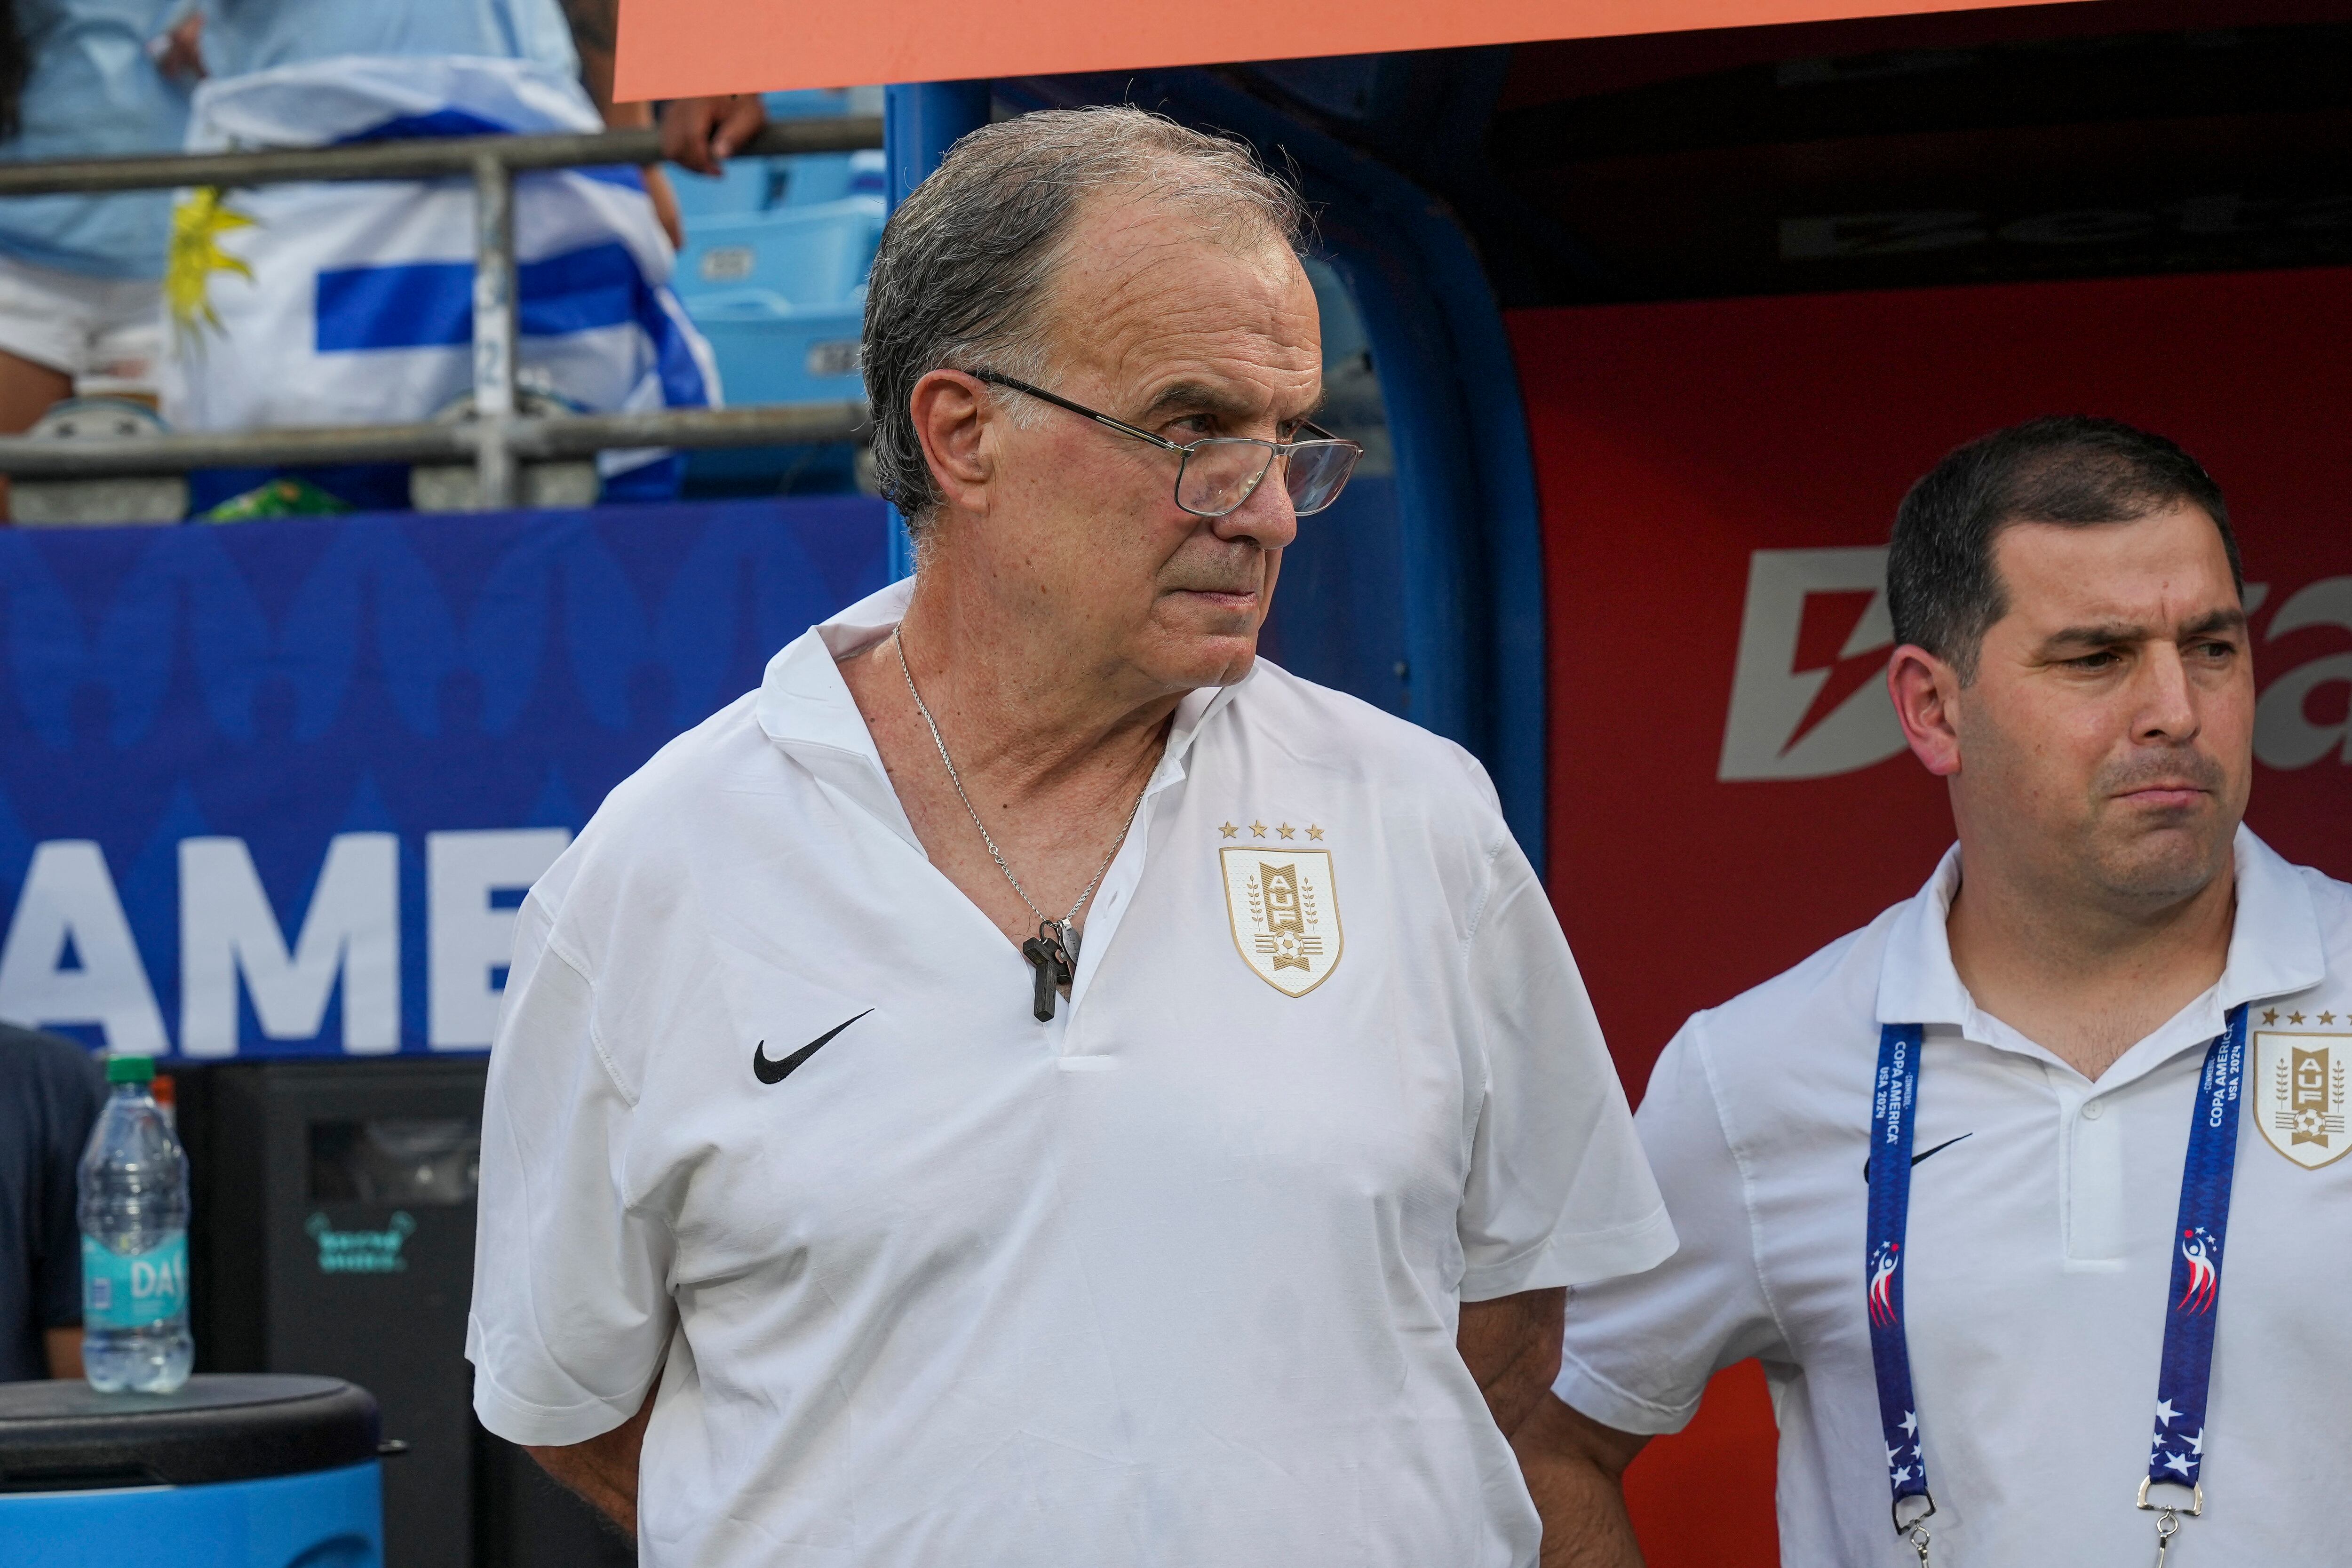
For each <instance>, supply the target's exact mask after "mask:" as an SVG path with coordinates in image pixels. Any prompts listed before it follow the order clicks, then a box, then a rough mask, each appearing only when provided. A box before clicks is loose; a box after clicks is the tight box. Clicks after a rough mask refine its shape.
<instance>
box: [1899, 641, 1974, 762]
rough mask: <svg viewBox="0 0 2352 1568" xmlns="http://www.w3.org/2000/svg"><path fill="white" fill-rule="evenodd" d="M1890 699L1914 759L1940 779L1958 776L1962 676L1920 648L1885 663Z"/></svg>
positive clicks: (1913, 647) (1905, 647)
mask: <svg viewBox="0 0 2352 1568" xmlns="http://www.w3.org/2000/svg"><path fill="white" fill-rule="evenodd" d="M1886 694H1887V695H1888V696H1889V697H1892V698H1893V699H1894V700H1895V718H1896V719H1897V720H1899V721H1901V722H1902V725H1903V738H1904V740H1906V742H1909V743H1910V746H1911V754H1912V755H1913V756H1915V757H1917V758H1918V759H1919V761H1920V762H1921V763H1923V764H1924V765H1925V766H1926V767H1927V771H1928V772H1929V773H1933V774H1935V775H1936V776H1937V778H1949V777H1951V776H1952V775H1953V774H1954V773H1958V772H1959V771H1960V727H1959V718H1960V715H1959V701H1960V677H1959V672H1958V671H1957V670H1955V669H1954V668H1952V667H1951V666H1950V665H1948V664H1947V663H1945V662H1944V661H1943V660H1942V659H1940V658H1937V657H1936V656H1935V655H1934V654H1932V653H1929V652H1928V651H1927V649H1926V648H1924V647H1919V646H1918V645H1917V644H1916V643H1905V644H1904V645H1903V646H1902V647H1898V648H1896V649H1895V652H1894V654H1893V655H1892V656H1891V657H1890V658H1888V659H1887V661H1886Z"/></svg>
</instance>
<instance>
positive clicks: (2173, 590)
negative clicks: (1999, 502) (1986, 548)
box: [1992, 502, 2239, 632]
mask: <svg viewBox="0 0 2352 1568" xmlns="http://www.w3.org/2000/svg"><path fill="white" fill-rule="evenodd" d="M1992 548H1993V566H1994V570H1995V572H1996V574H1998V577H1999V580H2000V585H2001V589H2002V594H2003V596H2004V597H2005V598H2006V599H2007V601H2008V605H2009V608H2010V611H2011V614H2012V615H2016V614H2019V613H2021V612H2022V613H2023V615H2024V616H2026V617H2027V618H2029V619H2052V618H2055V619H2063V620H2067V621H2070V622H2072V621H2081V620H2098V621H2103V622H2104V621H2112V622H2116V623H2117V624H2123V623H2126V622H2128V623H2129V624H2132V625H2137V626H2145V627H2147V629H2148V630H2150V631H2152V632H2156V631H2161V630H2163V629H2166V628H2169V627H2171V626H2176V625H2178V624H2179V623H2183V622H2188V621H2201V620H2203V619H2205V618H2208V617H2210V616H2212V615H2213V614H2215V613H2216V612H2217V611H2225V610H2235V609H2236V608H2237V606H2238V603H2239V595H2238V587H2237V582H2236V579H2235V577H2234V576H2233V574H2231V569H2230V555H2229V551H2228V549H2227V548H2226V547H2225V546H2224V545H2223V543H2222V542H2221V529H2220V527H2219V526H2218V525H2216V524H2215V522H2214V521H2213V519H2212V518H2211V517H2210V515H2208V514H2207V513H2206V511H2205V510H2204V509H2203V508H2202V507H2200V506H2197V505H2195V504H2193V503H2190V502H2179V503H2176V504H2175V505H2172V506H2169V507H2166V508H2163V509H2160V510H2157V511H2153V512H2150V513H2147V515H2145V516H2142V517H2138V518H2134V519H2132V520H2130V521H2121V522H2091V523H2055V522H2035V521H2023V520H2018V521H2009V522H2005V523H2003V524H2002V525H2001V528H2000V531H1999V532H1998V533H1996V534H1995V535H1994V536H1993V542H1992Z"/></svg>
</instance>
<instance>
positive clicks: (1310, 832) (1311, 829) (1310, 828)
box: [1307, 823, 1323, 840]
mask: <svg viewBox="0 0 2352 1568" xmlns="http://www.w3.org/2000/svg"><path fill="white" fill-rule="evenodd" d="M1307 837H1309V838H1313V839H1318V840H1319V839H1320V838H1321V837H1323V830H1322V829H1321V828H1319V827H1317V826H1314V825H1313V824H1312V823H1309V824H1308V825H1307Z"/></svg>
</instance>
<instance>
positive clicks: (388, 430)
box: [0, 115, 882, 510]
mask: <svg viewBox="0 0 2352 1568" xmlns="http://www.w3.org/2000/svg"><path fill="white" fill-rule="evenodd" d="M881 145H882V121H881V118H880V117H879V116H878V115H853V116H845V117H843V118H839V119H825V120H793V121H782V122H780V123H776V124H772V125H770V126H768V127H767V128H766V129H764V130H762V131H761V132H760V133H759V135H758V136H756V137H754V138H753V139H752V140H751V141H750V142H746V143H745V144H744V145H743V146H742V147H741V148H740V149H739V150H738V151H737V153H736V154H735V155H736V156H738V157H756V156H773V155H777V154H782V153H844V152H857V151H860V150H863V149H866V148H875V147H879V146H881ZM660 157H661V146H660V138H659V136H658V134H657V133H656V132H652V131H607V132H584V133H581V134H573V135H554V136H463V137H448V138H436V139H430V140H415V141H401V142H363V143H360V144H357V145H352V146H341V147H304V148H279V149H271V150H267V151H257V152H239V153H163V154H157V155H154V156H149V157H137V158H90V159H82V160H77V161H74V162H68V163H12V164H0V196H29V195H53V194H57V193H61V192H81V193H91V192H103V191H140V190H159V189H170V188H175V187H180V186H193V185H224V186H236V185H258V184H288V183H291V182H296V181H310V180H420V179H436V178H446V177H449V176H453V175H465V176H468V177H470V178H471V179H472V180H473V182H474V219H475V221H474V414H475V417H474V418H472V419H470V420H468V421H467V422H465V423H462V424H412V425H358V426H315V427H282V428H277V429H267V430H248V431H236V432H226V431H224V432H184V433H175V434H170V435H163V436H157V437H138V438H131V437H120V438H117V437H94V438H88V439H79V440H72V441H64V440H51V439H43V438H38V437H23V436H9V437H0V474H7V475H10V476H11V477H17V478H24V479H98V478H113V477H118V476H127V475H147V474H184V473H187V472H189V471H191V470H193V469H197V468H270V467H280V466H292V465H299V464H312V463H352V462H375V463H419V462H442V463H465V462H470V463H472V464H473V465H474V471H475V479H476V504H477V505H478V506H480V507H482V508H483V509H485V510H487V509H490V508H496V507H506V506H512V505H513V504H514V503H515V498H516V495H517V491H518V485H517V477H518V470H519V466H520V464H521V463H524V462H531V461H541V460H546V459H551V458H577V457H582V456H586V455H590V454H593V453H595V452H598V451H602V450H605V449H607V448H632V447H766V446H785V445H793V444H800V443H810V442H824V441H841V440H848V439H853V438H855V437H857V436H859V435H860V434H862V433H863V432H864V430H865V428H866V405H865V403H864V402H863V401H861V400H856V399H851V400H845V401H842V402H837V403H821V404H782V405H747V406H744V407H738V408H685V409H674V410H667V411H663V412H658V413H644V414H599V415H578V416H553V417H548V416H525V415H520V414H518V413H517V412H516V398H515V337H516V329H515V253H514V175H515V174H516V172H517V171H519V170H531V169H564V168H580V167H586V166H593V165H599V164H643V163H656V162H658V161H659V160H660Z"/></svg>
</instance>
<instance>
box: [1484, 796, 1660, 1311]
mask: <svg viewBox="0 0 2352 1568" xmlns="http://www.w3.org/2000/svg"><path fill="white" fill-rule="evenodd" d="M1469 969H1470V983H1471V987H1472V992H1473V1005H1475V1008H1476V1009H1477V1014H1478V1033H1479V1045H1480V1048H1481V1051H1482V1053H1483V1058H1484V1061H1483V1065H1484V1067H1485V1070H1486V1095H1485V1099H1484V1102H1483V1103H1482V1105H1481V1106H1480V1108H1479V1113H1478V1120H1477V1127H1476V1131H1475V1137H1474V1140H1473V1142H1472V1145H1471V1158H1470V1179H1469V1181H1468V1183H1467V1184H1466V1186H1465V1192H1464V1194H1463V1204H1462V1211H1461V1217H1460V1234H1461V1241H1462V1253H1463V1261H1464V1266H1465V1267H1464V1271H1463V1277H1462V1299H1463V1300H1465V1301H1484V1300H1493V1299H1494V1298H1496V1297H1498V1296H1509V1295H1515V1294H1517V1292H1519V1291H1522V1290H1539V1289H1549V1288H1550V1287H1553V1286H1559V1285H1581V1284H1584V1283H1587V1282H1589V1281H1591V1280H1595V1279H1609V1278H1611V1277H1612V1276H1615V1275H1619V1274H1630V1273H1634V1272H1638V1271H1639V1270H1641V1269H1644V1268H1650V1267H1652V1266H1653V1265H1654V1264H1655V1263H1657V1261H1658V1260H1659V1259H1660V1258H1664V1257H1665V1256H1666V1255H1667V1254H1668V1253H1670V1252H1672V1251H1673V1250H1674V1249H1675V1231H1674V1226H1673V1225H1672V1223H1671V1222H1670V1221H1669V1220H1668V1219H1667V1217H1666V1209H1665V1205H1664V1203H1663V1201H1662V1200H1661V1199H1660V1197H1659V1195H1658V1188H1657V1184H1656V1183H1655V1182H1654V1181H1653V1180H1652V1179H1651V1176H1650V1169H1649V1165H1648V1163H1647V1162H1646V1161H1645V1160H1644V1159H1643V1153H1642V1147H1641V1143H1640V1141H1639V1140H1638V1139H1637V1138H1636V1137H1635V1136H1634V1132H1633V1118H1632V1117H1631V1116H1630V1115H1629V1114H1628V1113H1627V1111H1626V1109H1625V1091H1624V1089H1623V1088H1622V1087H1621V1086H1620V1085H1619V1083H1618V1081H1617V1069H1616V1067H1615V1065H1614V1064H1613V1063H1612V1061H1611V1060H1610V1058H1609V1052H1608V1048H1607V1047H1606V1046H1604V1045H1603V1044H1602V1041H1601V1024H1600V1020H1599V1019H1597V1018H1595V1017H1594V1016H1593V1013H1592V1003H1591V999H1590V998H1588V997H1587V996H1586V995H1585V992H1584V980H1583V977H1582V976H1581V975H1580V974H1579V973H1577V970H1576V961H1575V959H1574V958H1573V957H1571V956H1570V953H1569V951H1568V939H1567V938H1566V937H1565V936H1564V935H1562V934H1561V932H1560V929H1559V917H1558V916H1556V915H1555V914H1554V913H1553V912H1552V908H1551V901H1550V900H1549V899H1548V898H1547V897H1545V895H1544V890H1543V885H1542V884H1541V883H1539V882H1538V881H1537V880H1536V875H1535V868H1533V867H1531V866H1529V865H1528V859H1527V857H1526V856H1525V855H1523V854H1522V853H1520V851H1519V847H1518V846H1517V844H1515V843H1511V842H1509V841H1508V840H1506V841H1505V843H1504V845H1503V847H1502V848H1501V850H1500V851H1499V852H1498V853H1497V854H1496V858H1495V861H1494V879H1493V885H1492V888H1491V889H1490V890H1489V892H1488V894H1487V897H1486V904H1485V907H1484V908H1483V909H1482V910H1480V912H1479V916H1478V920H1477V923H1476V925H1475V927H1474V928H1473V931H1472V933H1471V938H1470V955H1469Z"/></svg>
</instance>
